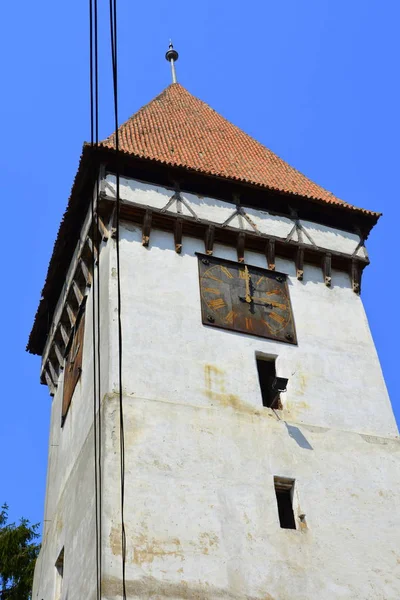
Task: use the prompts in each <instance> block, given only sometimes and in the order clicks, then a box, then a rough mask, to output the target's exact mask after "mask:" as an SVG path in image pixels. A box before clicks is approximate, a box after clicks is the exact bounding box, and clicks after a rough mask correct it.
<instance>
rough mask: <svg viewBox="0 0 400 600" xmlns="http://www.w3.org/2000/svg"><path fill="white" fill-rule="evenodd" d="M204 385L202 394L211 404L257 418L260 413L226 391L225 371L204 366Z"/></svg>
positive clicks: (208, 365)
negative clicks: (215, 403) (214, 403)
mask: <svg viewBox="0 0 400 600" xmlns="http://www.w3.org/2000/svg"><path fill="white" fill-rule="evenodd" d="M204 383H205V388H204V390H203V393H204V394H205V396H207V398H209V399H210V400H212V401H213V402H217V403H218V404H219V405H220V406H224V407H231V408H234V409H235V410H238V411H240V412H247V413H250V414H252V415H257V416H259V415H260V414H261V413H260V411H259V410H257V409H256V408H255V407H254V406H251V405H250V404H247V403H246V402H243V400H241V399H240V398H239V396H237V395H236V394H231V393H229V392H227V391H226V380H225V371H223V370H222V369H219V368H218V367H216V366H215V365H210V364H206V365H204Z"/></svg>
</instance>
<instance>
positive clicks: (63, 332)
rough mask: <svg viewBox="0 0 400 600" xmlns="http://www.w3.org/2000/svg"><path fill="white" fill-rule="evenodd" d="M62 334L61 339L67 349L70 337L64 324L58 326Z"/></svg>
mask: <svg viewBox="0 0 400 600" xmlns="http://www.w3.org/2000/svg"><path fill="white" fill-rule="evenodd" d="M58 327H59V330H60V333H61V337H62V339H63V342H64V346H65V347H67V346H68V340H69V335H68V332H67V330H66V329H65V327H64V325H63V324H62V323H59V325H58Z"/></svg>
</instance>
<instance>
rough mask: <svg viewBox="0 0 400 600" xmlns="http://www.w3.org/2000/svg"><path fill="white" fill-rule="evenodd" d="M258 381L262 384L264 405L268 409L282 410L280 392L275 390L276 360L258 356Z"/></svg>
mask: <svg viewBox="0 0 400 600" xmlns="http://www.w3.org/2000/svg"><path fill="white" fill-rule="evenodd" d="M256 360H257V371H258V380H259V382H260V388H261V396H262V401H263V405H264V406H266V407H268V408H276V409H281V408H282V405H281V399H280V394H279V391H277V390H276V389H274V387H275V386H274V382H275V381H276V367H275V362H276V359H275V358H268V357H264V356H261V355H260V356H256Z"/></svg>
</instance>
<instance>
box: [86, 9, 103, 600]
mask: <svg viewBox="0 0 400 600" xmlns="http://www.w3.org/2000/svg"><path fill="white" fill-rule="evenodd" d="M89 30H90V31H89V43H90V52H89V61H90V69H89V70H90V142H91V147H92V151H93V148H94V147H96V149H97V145H98V49H97V0H89ZM93 34H94V35H93ZM93 71H94V73H93ZM96 188H97V189H98V176H96ZM96 195H97V203H96V209H97V210H98V193H97V194H96ZM91 218H92V221H91V234H92V240H93V246H94V248H97V256H98V243H97V240H98V227H96V223H95V220H96V219H95V204H94V196H93V194H91ZM96 230H97V231H96ZM95 268H96V257H95V250H94V249H93V254H92V273H93V277H92V297H93V311H92V346H93V348H92V352H93V438H94V487H95V490H94V493H95V546H96V597H97V600H101V589H100V585H101V583H100V582H101V547H100V540H101V537H100V529H99V523H100V521H99V518H100V515H99V513H100V507H99V493H100V494H101V486H99V472H98V466H99V463H98V456H99V450H98V445H100V444H98V442H99V440H98V429H97V399H98V394H97V392H98V386H97V371H98V370H100V361H99V362H98V365H97V361H98V359H99V353H98V351H96V325H98V323H99V310H97V319H96V294H95V277H94V273H95ZM98 272H99V269H98ZM97 284H99V279H97ZM97 287H99V285H98V286H97ZM97 309H99V306H98V307H97ZM98 333H99V331H98ZM98 347H99V346H97V348H98ZM99 380H100V373H99Z"/></svg>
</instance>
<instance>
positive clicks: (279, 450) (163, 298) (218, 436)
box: [103, 224, 400, 600]
mask: <svg viewBox="0 0 400 600" xmlns="http://www.w3.org/2000/svg"><path fill="white" fill-rule="evenodd" d="M121 236H122V241H121V285H122V297H123V306H122V319H123V411H124V413H123V414H124V429H125V438H124V439H125V463H126V472H125V528H126V536H127V555H126V589H127V595H128V597H129V598H132V599H133V598H135V599H136V598H137V599H139V598H140V599H141V598H154V599H157V600H161V599H167V598H173V599H176V600H178V599H182V600H183V599H193V600H194V599H196V600H215V599H218V598H221V599H234V600H242V599H243V600H245V599H246V600H293V598H296V600H321V598H324V600H336V599H338V598H341V599H346V600H376V599H379V600H398V598H399V597H400V568H399V565H400V552H399V550H398V530H399V527H400V514H399V512H398V511H397V510H396V506H397V505H398V504H399V502H400V491H399V490H400V485H399V484H400V468H399V464H400V463H399V457H400V442H399V439H398V438H397V429H396V426H395V423H394V420H393V415H392V412H391V408H390V404H389V401H388V398H387V393H386V389H385V385H384V382H383V379H382V374H381V371H380V367H379V362H378V358H377V356H376V352H375V349H374V346H373V342H372V339H371V336H370V332H369V329H368V324H367V322H366V318H365V314H364V311H363V307H362V303H361V300H360V298H359V297H358V296H356V295H355V294H354V293H353V292H352V290H351V286H350V282H349V281H348V278H347V276H346V275H344V274H343V273H338V272H334V273H333V277H332V279H333V288H332V289H328V288H326V287H325V285H324V283H323V280H322V274H321V272H320V270H319V269H315V268H313V267H310V266H306V269H305V279H304V281H303V282H298V281H297V279H296V278H295V275H294V266H293V265H292V264H291V263H289V262H287V261H283V260H280V261H278V264H277V269H279V270H281V271H285V272H287V273H288V274H289V277H290V290H291V298H292V304H293V310H294V314H295V319H296V325H297V333H298V338H299V345H298V347H295V346H290V345H286V344H277V343H274V342H271V341H268V340H262V339H260V338H254V337H251V336H247V335H243V334H235V333H230V332H226V331H223V330H220V331H219V330H217V329H213V328H207V327H205V326H203V325H202V324H201V318H200V304H199V290H198V271H197V259H196V257H195V256H194V252H195V250H200V251H201V250H202V244H201V242H200V241H199V242H197V241H196V240H192V239H184V241H183V253H182V255H177V254H176V253H175V251H174V243H173V237H172V235H170V234H168V233H164V232H160V231H153V232H152V234H151V244H150V247H149V248H148V249H145V248H143V247H142V246H141V243H140V240H141V233H140V230H139V228H136V227H135V226H134V225H133V224H124V226H123V227H122V228H121ZM215 255H217V256H220V257H225V258H231V259H235V252H234V250H232V249H230V248H226V247H223V246H217V247H216V248H215ZM246 261H247V262H249V263H251V264H255V265H259V266H265V257H263V256H261V255H256V254H250V253H249V254H247V255H246ZM111 278H112V282H111V286H110V289H111V290H112V291H111V293H112V294H113V295H114V296H115V286H116V279H115V271H113V270H111ZM111 314H112V320H111V322H110V339H111V345H112V348H113V351H112V352H111V357H112V362H111V367H110V368H111V381H112V382H113V383H112V393H110V395H109V396H108V398H107V400H106V401H105V403H104V407H103V409H104V418H103V421H104V422H105V423H107V430H106V433H105V439H104V443H105V448H106V450H105V465H104V474H105V480H106V481H107V482H108V485H107V488H106V489H105V491H104V494H105V496H104V537H103V540H104V573H103V594H104V597H105V598H107V599H109V600H111V599H113V600H117V598H120V597H121V590H122V584H121V529H120V523H121V521H120V476H119V468H120V455H119V442H120V440H119V406H118V397H117V392H118V379H117V345H116V343H117V336H116V332H117V321H116V313H115V311H114V312H113V313H111ZM256 351H261V352H265V353H266V354H276V355H278V374H280V375H286V376H287V375H288V376H289V377H290V386H289V389H288V392H287V394H286V396H285V397H284V404H285V410H283V411H277V413H274V412H273V411H271V410H269V409H265V408H263V407H262V403H261V396H260V392H259V387H258V382H257V373H256V365H255V352H256ZM274 476H281V477H289V478H293V479H295V480H296V483H295V498H294V507H295V517H296V526H297V529H296V530H283V529H281V528H280V526H279V519H278V513H277V507H276V501H275V496H274V487H273V477H274ZM301 513H305V514H306V519H305V521H306V522H305V524H304V525H302V524H301V522H300V519H299V515H300V514H301Z"/></svg>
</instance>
